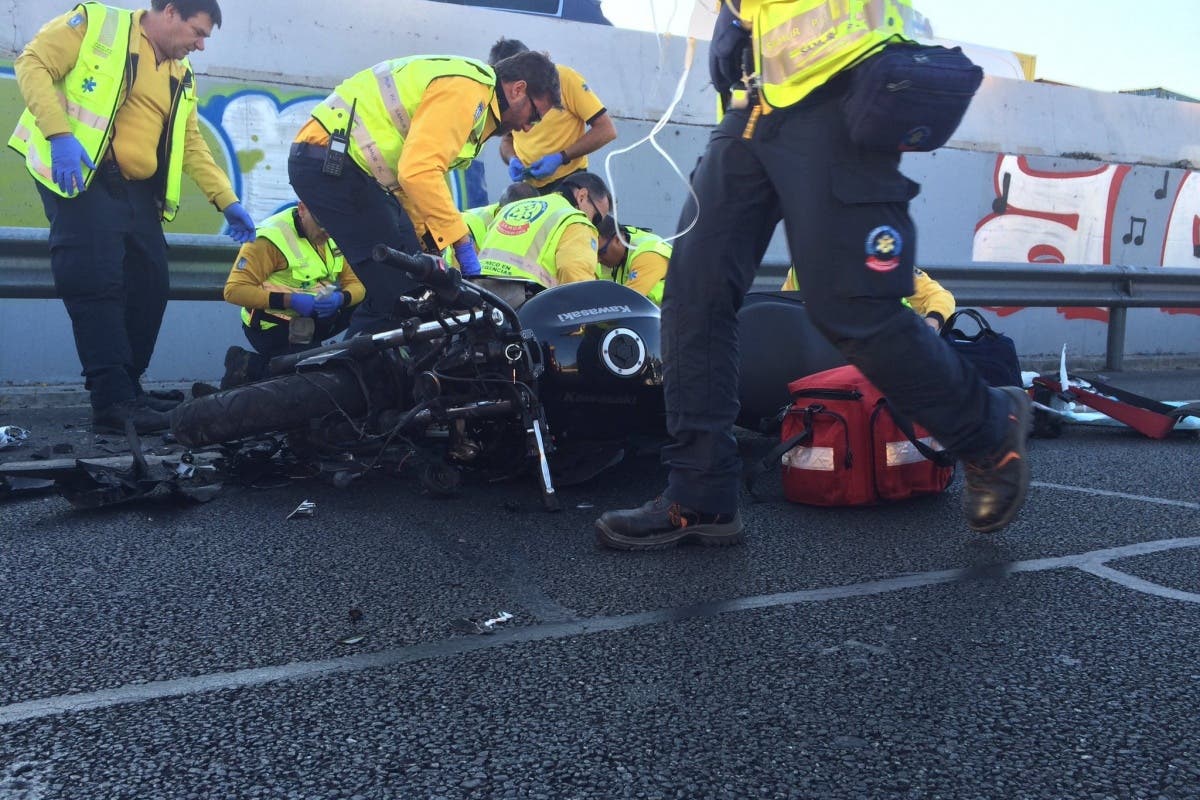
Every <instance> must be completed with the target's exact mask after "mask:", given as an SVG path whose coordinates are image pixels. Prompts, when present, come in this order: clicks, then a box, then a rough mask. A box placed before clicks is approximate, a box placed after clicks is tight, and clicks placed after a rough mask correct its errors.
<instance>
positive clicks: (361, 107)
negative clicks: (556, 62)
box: [312, 56, 496, 191]
mask: <svg viewBox="0 0 1200 800" xmlns="http://www.w3.org/2000/svg"><path fill="white" fill-rule="evenodd" d="M448 76H459V77H463V78H470V79H471V80H474V81H478V82H479V83H481V84H483V85H484V86H487V87H489V88H491V90H492V93H493V96H494V95H495V91H496V73H495V72H493V71H492V68H491V67H489V66H487V65H486V64H484V63H483V62H481V61H476V60H474V59H472V58H462V57H460V56H409V57H407V58H393V59H391V60H389V61H382V62H380V63H378V64H376V65H375V66H373V67H371V68H369V69H364V70H363V71H361V72H358V73H355V74H354V75H351V76H350V77H349V78H347V79H346V80H344V81H342V82H341V83H340V84H338V85H337V87H336V88H335V89H334V90H333V93H332V94H330V95H329V96H328V97H326V98H325V99H324V100H322V101H321V102H320V103H319V104H318V105H317V107H316V108H315V109H313V112H312V115H313V117H314V118H316V119H317V121H319V122H320V123H321V124H322V125H323V126H325V130H327V131H329V132H331V133H332V132H333V131H336V130H339V129H340V130H345V129H346V127H347V125H348V124H349V127H350V147H349V150H350V158H352V159H353V160H354V163H355V164H357V165H358V166H359V167H361V168H362V169H363V170H364V171H366V173H367V174H368V175H371V176H373V177H374V178H375V180H376V181H377V182H378V183H379V185H380V186H382V187H383V188H385V189H387V190H388V191H395V190H396V189H398V188H400V181H399V179H398V178H397V177H396V165H397V164H399V163H400V151H401V150H402V149H403V148H404V139H405V138H406V137H407V136H408V130H409V128H410V127H411V126H412V118H413V116H414V115H415V114H416V113H417V108H418V107H419V106H420V105H421V98H422V97H423V96H424V94H425V89H426V88H427V87H428V86H429V84H430V82H431V81H433V80H435V79H437V78H445V77H448ZM490 102H491V100H490V99H489V100H488V102H487V103H483V104H481V105H480V106H479V108H478V109H477V110H476V113H475V125H474V127H473V128H472V130H471V135H470V136H468V137H467V141H466V142H465V143H464V144H463V148H462V150H461V151H459V154H458V157H457V158H456V159H455V160H454V161H453V162H452V163H451V164H450V169H458V168H459V167H465V166H466V165H467V164H470V163H471V161H473V160H474V158H475V156H477V155H479V149H480V148H481V147H482V146H483V129H484V126H485V125H486V123H487V118H488V113H487V112H488V105H489V104H490ZM351 108H353V109H354V120H353V123H352V124H351V121H350V109H351Z"/></svg>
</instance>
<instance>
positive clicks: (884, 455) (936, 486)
mask: <svg viewBox="0 0 1200 800" xmlns="http://www.w3.org/2000/svg"><path fill="white" fill-rule="evenodd" d="M788 391H790V392H791V394H792V398H793V399H792V405H791V406H790V407H789V408H788V409H787V413H786V415H785V416H784V418H783V427H782V429H781V430H780V438H781V439H782V442H781V444H780V445H779V446H777V447H776V448H775V449H774V450H772V451H771V452H770V453H769V454H768V455H767V456H766V457H765V458H763V459H762V461H761V462H760V463H759V464H757V465H755V466H754V467H753V468H752V471H750V472H748V473H747V475H746V482H747V488H748V489H750V490H751V493H753V481H754V479H755V478H756V477H757V476H758V475H760V474H762V473H763V472H765V471H766V470H768V469H773V468H775V467H776V465H780V464H782V466H783V493H784V496H785V497H787V499H788V500H791V501H792V502H793V503H805V504H807V505H814V506H861V505H873V504H876V503H885V502H891V501H896V500H905V499H907V498H909V497H918V496H920V495H926V494H937V493H939V492H941V491H943V490H944V489H945V488H946V487H947V486H949V485H950V481H951V480H953V478H954V459H952V458H951V457H950V456H949V455H948V454H947V453H945V452H944V451H943V450H941V449H940V446H939V445H938V444H937V442H936V441H935V440H934V439H933V437H931V436H930V435H929V433H928V432H927V431H926V430H925V429H923V428H921V427H920V426H918V425H914V424H913V423H911V422H909V421H908V420H907V419H905V418H904V417H903V416H901V415H900V414H899V412H897V411H896V410H895V409H893V408H892V405H891V404H890V403H889V402H888V400H887V398H886V397H884V396H883V394H882V393H881V392H880V391H879V390H878V389H876V388H875V387H874V386H873V385H872V384H871V383H870V381H868V380H867V378H866V376H864V375H863V374H862V373H861V372H859V371H858V369H857V368H855V367H852V366H844V367H835V368H834V369H830V370H825V371H824V372H818V373H817V374H815V375H809V376H807V377H804V378H800V379H798V380H795V381H792V382H791V383H790V384H788Z"/></svg>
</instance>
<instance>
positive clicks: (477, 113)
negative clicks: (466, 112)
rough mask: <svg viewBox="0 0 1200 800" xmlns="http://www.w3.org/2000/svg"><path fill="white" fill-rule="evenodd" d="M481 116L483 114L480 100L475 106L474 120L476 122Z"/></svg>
mask: <svg viewBox="0 0 1200 800" xmlns="http://www.w3.org/2000/svg"><path fill="white" fill-rule="evenodd" d="M482 116H483V103H482V102H480V103H479V105H478V106H477V107H476V108H475V121H476V122H478V121H479V118H480V117H482Z"/></svg>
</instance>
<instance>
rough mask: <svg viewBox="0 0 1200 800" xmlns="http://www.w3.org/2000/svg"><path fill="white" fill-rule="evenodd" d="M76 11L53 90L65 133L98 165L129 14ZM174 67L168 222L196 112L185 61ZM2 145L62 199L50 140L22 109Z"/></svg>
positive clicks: (107, 9)
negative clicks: (75, 53)
mask: <svg viewBox="0 0 1200 800" xmlns="http://www.w3.org/2000/svg"><path fill="white" fill-rule="evenodd" d="M76 9H78V10H81V12H82V13H85V14H86V15H87V20H88V26H87V30H86V31H85V32H84V35H83V42H82V43H81V44H80V47H79V58H78V60H77V62H76V64H75V66H74V67H73V68H72V69H71V71H70V72H68V73H67V75H66V76H65V77H64V78H63V80H62V81H60V82H58V83H56V84H55V91H56V92H57V94H58V98H59V101H60V102H62V104H63V108H64V109H65V110H66V112H67V116H68V118H69V120H70V123H71V133H73V134H74V135H75V138H77V139H78V140H79V143H80V144H81V145H83V149H84V152H86V153H87V154H88V156H89V157H90V158H91V159H92V161H93V162H94V163H97V164H98V163H100V159H101V157H102V156H103V154H104V152H105V150H107V149H108V145H109V142H110V139H111V134H112V121H113V117H114V116H115V115H116V111H117V108H118V107H119V105H120V103H121V102H123V99H122V97H121V92H122V90H123V88H124V87H125V82H126V80H127V77H128V76H127V75H126V67H127V65H128V61H129V49H130V47H131V46H132V44H131V40H132V37H133V34H134V29H133V14H134V12H132V11H127V10H125V9H121V8H113V7H111V6H105V5H102V4H100V3H83V4H81V5H78V6H76ZM180 64H181V65H182V66H183V69H184V78H183V82H182V85H181V86H180V87H179V88H178V89H177V90H176V92H175V94H174V95H173V96H172V98H171V111H170V112H169V113H168V118H167V129H166V130H167V133H168V135H167V179H166V182H165V184H164V185H163V197H162V198H161V199H162V218H163V219H164V220H167V221H170V220H172V219H174V218H175V214H176V213H177V212H178V211H179V197H180V189H181V183H182V178H183V152H184V146H185V142H186V140H187V120H188V118H189V116H190V115H191V114H192V112H193V111H195V109H196V86H195V75H194V73H193V72H192V67H191V64H190V63H188V60H187V59H186V58H184V59H180ZM88 87H90V91H89V88H88ZM155 145H157V142H156V143H155ZM8 146H9V147H11V148H13V149H14V150H16V151H17V152H18V153H21V154H22V155H23V156H25V166H26V167H27V168H28V170H29V173H30V174H31V175H33V177H34V178H35V179H36V180H37V181H38V182H40V183H41V184H42V185H44V186H45V187H46V188H47V189H49V190H50V191H52V192H54V193H55V194H57V195H60V196H63V197H66V196H67V195H66V194H65V193H64V192H63V191H62V190H61V189H59V188H58V184H57V183H55V182H54V176H53V173H52V172H51V169H50V166H49V165H50V163H51V152H50V141H49V140H48V139H47V138H46V137H45V136H43V135H42V132H41V130H39V129H38V127H37V120H36V118H35V117H34V115H33V112H32V111H30V110H29V109H28V108H26V109H25V111H24V113H22V114H21V118H20V120H19V121H18V122H17V127H16V130H14V131H13V135H12V137H11V138H9V140H8ZM81 168H82V170H83V176H84V187H85V188H86V187H88V186H90V185H91V182H92V175H93V171H92V170H91V169H90V168H88V167H87V165H81Z"/></svg>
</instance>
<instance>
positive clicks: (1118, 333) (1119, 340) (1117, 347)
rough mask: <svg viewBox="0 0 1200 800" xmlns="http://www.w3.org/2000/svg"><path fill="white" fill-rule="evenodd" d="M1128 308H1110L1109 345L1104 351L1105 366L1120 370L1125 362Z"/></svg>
mask: <svg viewBox="0 0 1200 800" xmlns="http://www.w3.org/2000/svg"><path fill="white" fill-rule="evenodd" d="M1128 314H1129V309H1128V308H1110V309H1109V310H1108V345H1107V349H1106V350H1105V353H1104V368H1105V369H1107V370H1114V371H1117V372H1119V371H1120V370H1121V366H1122V364H1124V362H1125V320H1126V318H1127V317H1128Z"/></svg>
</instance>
